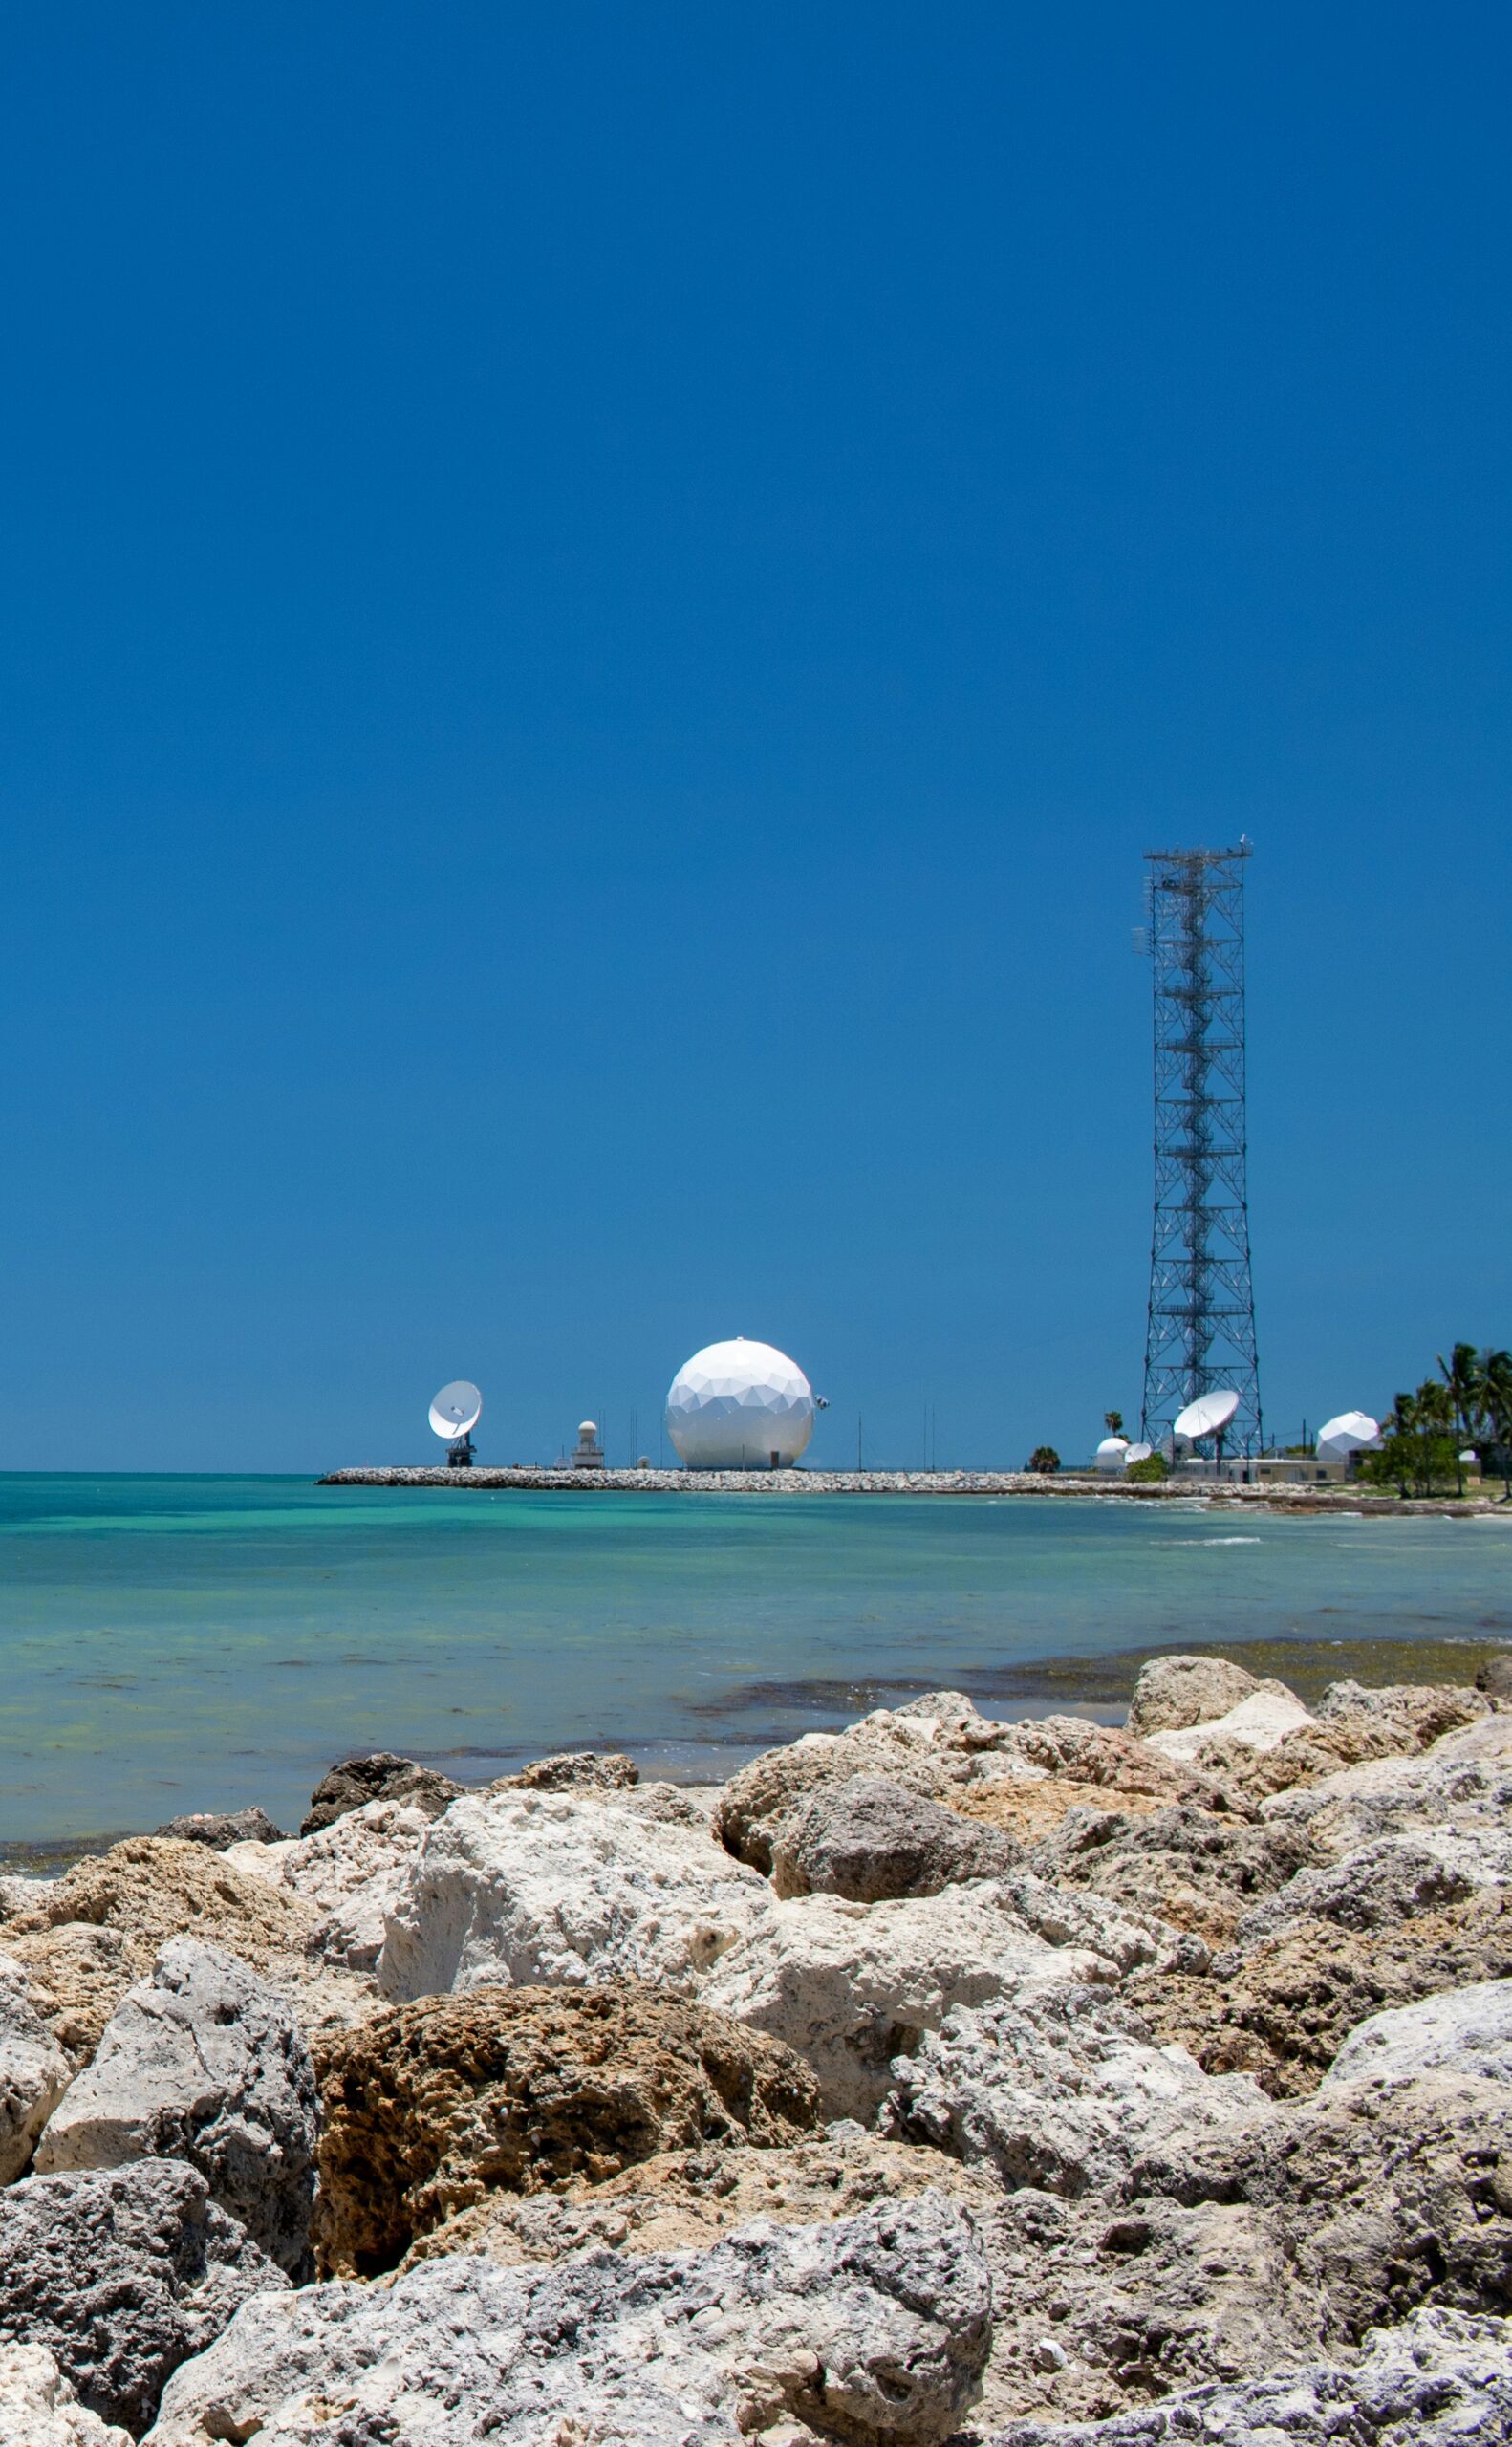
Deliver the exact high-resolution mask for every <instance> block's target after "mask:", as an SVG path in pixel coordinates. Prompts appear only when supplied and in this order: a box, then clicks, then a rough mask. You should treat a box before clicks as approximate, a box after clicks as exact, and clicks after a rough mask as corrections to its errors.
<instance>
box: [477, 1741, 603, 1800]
mask: <svg viewBox="0 0 1512 2447" xmlns="http://www.w3.org/2000/svg"><path fill="white" fill-rule="evenodd" d="M639 1782H640V1770H639V1768H638V1767H637V1765H636V1763H635V1761H634V1760H633V1759H631V1758H627V1756H626V1755H625V1753H624V1751H622V1750H555V1751H553V1752H552V1753H551V1757H550V1758H549V1759H532V1760H531V1762H530V1764H529V1766H528V1767H522V1768H521V1769H520V1770H519V1772H518V1774H517V1775H513V1776H500V1777H498V1778H496V1779H495V1781H494V1783H493V1784H491V1785H490V1786H489V1787H488V1790H489V1791H490V1792H492V1793H510V1792H522V1793H568V1792H594V1791H597V1792H623V1791H624V1790H625V1789H626V1787H628V1786H630V1785H638V1784H639Z"/></svg>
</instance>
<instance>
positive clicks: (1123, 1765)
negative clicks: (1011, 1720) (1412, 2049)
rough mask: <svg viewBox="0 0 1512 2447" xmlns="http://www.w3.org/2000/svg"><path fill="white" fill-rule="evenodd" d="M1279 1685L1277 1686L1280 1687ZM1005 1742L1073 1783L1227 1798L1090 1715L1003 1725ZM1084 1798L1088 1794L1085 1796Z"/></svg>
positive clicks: (1020, 1757) (1163, 1795)
mask: <svg viewBox="0 0 1512 2447" xmlns="http://www.w3.org/2000/svg"><path fill="white" fill-rule="evenodd" d="M1279 1687H1280V1686H1279V1685H1278V1688H1279ZM1003 1736H1004V1743H1003V1747H1004V1749H1005V1750H1006V1751H1007V1752H1008V1753H1009V1754H1010V1755H1011V1757H1012V1758H1013V1759H1016V1760H1017V1761H1018V1762H1019V1764H1020V1765H1021V1767H1023V1766H1031V1767H1041V1768H1043V1769H1044V1770H1045V1772H1046V1774H1047V1775H1050V1776H1063V1777H1065V1778H1066V1780H1067V1782H1068V1783H1070V1784H1078V1785H1095V1786H1098V1787H1100V1788H1101V1789H1102V1790H1104V1791H1105V1792H1109V1793H1116V1794H1119V1795H1127V1796H1140V1795H1147V1796H1149V1797H1150V1798H1152V1799H1154V1800H1157V1801H1161V1802H1180V1801H1193V1802H1199V1803H1206V1804H1208V1805H1209V1806H1211V1805H1213V1804H1214V1803H1216V1802H1222V1801H1223V1800H1224V1798H1225V1797H1224V1796H1223V1795H1222V1794H1221V1793H1220V1792H1219V1791H1216V1790H1215V1788H1214V1787H1213V1786H1212V1784H1211V1782H1210V1781H1209V1780H1208V1779H1207V1778H1205V1777H1204V1776H1203V1775H1202V1774H1200V1773H1195V1772H1194V1771H1193V1769H1192V1767H1191V1766H1190V1765H1186V1764H1185V1763H1184V1762H1183V1761H1181V1760H1179V1759H1175V1760H1173V1759H1170V1758H1167V1757H1166V1756H1165V1755H1164V1753H1163V1751H1162V1750H1161V1748H1160V1747H1159V1745H1158V1744H1157V1743H1154V1742H1144V1741H1141V1740H1140V1739H1139V1738H1138V1737H1137V1736H1135V1735H1134V1734H1132V1733H1127V1732H1125V1731H1123V1730H1122V1729H1121V1728H1120V1727H1118V1726H1116V1725H1111V1724H1093V1723H1091V1721H1090V1720H1089V1719H1088V1718H1086V1717H1028V1718H1026V1719H1025V1721H1024V1722H1022V1723H1021V1724H1013V1725H1004V1727H1003ZM1084 1798H1085V1796H1084Z"/></svg>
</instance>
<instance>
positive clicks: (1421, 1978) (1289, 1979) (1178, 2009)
mask: <svg viewBox="0 0 1512 2447" xmlns="http://www.w3.org/2000/svg"><path fill="white" fill-rule="evenodd" d="M1508 1978H1512V1894H1509V1893H1508V1892H1507V1891H1506V1890H1502V1891H1500V1892H1488V1893H1483V1894H1478V1895H1471V1896H1470V1897H1469V1899H1468V1900H1467V1901H1465V1902H1463V1903H1456V1904H1451V1905H1450V1906H1449V1907H1448V1909H1447V1910H1445V1911H1442V1912H1430V1913H1426V1914H1424V1915H1423V1916H1422V1917H1421V1918H1418V1919H1414V1920H1404V1921H1399V1922H1396V1923H1393V1924H1392V1925H1389V1926H1387V1927H1385V1928H1379V1929H1373V1930H1370V1931H1366V1932H1363V1933H1356V1932H1354V1931H1351V1930H1349V1929H1342V1928H1340V1927H1339V1925H1338V1924H1337V1922H1335V1921H1332V1920H1299V1921H1296V1922H1293V1923H1292V1924H1291V1925H1290V1926H1288V1927H1286V1928H1285V1929H1281V1930H1278V1931H1277V1932H1276V1933H1275V1934H1274V1935H1273V1936H1270V1937H1265V1938H1260V1939H1259V1940H1258V1941H1257V1942H1256V1943H1255V1944H1254V1945H1252V1946H1250V1947H1248V1948H1247V1949H1244V1950H1243V1951H1242V1952H1241V1951H1238V1950H1236V1951H1235V1952H1233V1953H1232V1954H1220V1955H1218V1956H1216V1957H1215V1958H1214V1962H1213V1969H1212V1973H1211V1975H1210V1976H1207V1977H1204V1978H1199V1979H1188V1978H1184V1977H1182V1976H1181V1975H1180V1974H1177V1973H1167V1972H1137V1973H1135V1974H1134V1976H1133V1977H1132V1979H1131V1980H1130V1981H1129V1984H1128V1991H1127V1995H1128V2002H1129V2003H1130V2004H1131V2005H1133V2006H1134V2010H1135V2011H1136V2012H1138V2013H1140V2014H1142V2015H1144V2017H1145V2018H1146V2020H1147V2021H1148V2022H1149V2023H1150V2024H1151V2025H1152V2027H1153V2028H1154V2029H1155V2031H1156V2034H1157V2036H1158V2037H1159V2038H1161V2039H1162V2040H1176V2041H1179V2042H1180V2044H1181V2045H1182V2046H1185V2047H1188V2048H1190V2050H1191V2052H1192V2054H1193V2055H1194V2056H1195V2057H1196V2058H1197V2060H1198V2062H1199V2065H1201V2066H1202V2067H1203V2068H1205V2069H1206V2070H1207V2071H1208V2072H1211V2073H1228V2072H1250V2073H1253V2074H1254V2075H1255V2078H1256V2080H1257V2081H1259V2082H1260V2083H1261V2085H1262V2087H1263V2088H1264V2090H1268V2091H1270V2092H1271V2094H1272V2095H1273V2096H1278V2097H1285V2096H1295V2095H1298V2094H1300V2093H1302V2092H1306V2091H1307V2090H1313V2089H1314V2088H1315V2087H1316V2085H1317V2083H1318V2081H1319V2079H1320V2077H1321V2076H1322V2074H1323V2073H1324V2072H1325V2071H1326V2070H1327V2068H1328V2066H1329V2065H1330V2064H1331V2063H1332V2062H1333V2059H1334V2057H1335V2056H1336V2055H1337V2054H1338V2052H1339V2049H1340V2048H1341V2046H1343V2044H1344V2041H1345V2039H1346V2037H1347V2036H1348V2034H1349V2032H1350V2031H1351V2030H1352V2029H1353V2028H1354V2026H1355V2025H1356V2024H1357V2023H1362V2022H1364V2021H1365V2020H1366V2019H1367V2017H1368V2016H1370V2015H1372V2014H1377V2013H1380V2012H1382V2011H1384V2010H1385V2009H1386V2008H1388V2007H1392V2006H1397V2005H1407V2004H1412V2003H1415V2002H1416V2001H1417V2000H1418V1999H1419V1998H1422V1997H1430V1996H1432V1995H1434V1994H1435V1992H1436V1991H1437V1990H1439V1989H1444V1988H1458V1987H1462V1986H1464V1985H1466V1984H1467V1983H1469V1982H1472V1981H1475V1982H1479V1981H1488V1980H1505V1979H1508Z"/></svg>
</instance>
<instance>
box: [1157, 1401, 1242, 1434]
mask: <svg viewBox="0 0 1512 2447" xmlns="http://www.w3.org/2000/svg"><path fill="white" fill-rule="evenodd" d="M1238 1408H1239V1396H1238V1395H1237V1394H1231V1393H1228V1392H1227V1391H1224V1390H1220V1391H1218V1392H1216V1393H1212V1394H1199V1397H1198V1398H1197V1400H1196V1401H1195V1402H1188V1404H1187V1406H1186V1408H1185V1410H1184V1411H1177V1415H1176V1418H1174V1420H1173V1421H1172V1424H1171V1433H1172V1435H1173V1436H1178V1437H1180V1438H1181V1439H1182V1440H1184V1441H1185V1442H1186V1443H1188V1444H1199V1443H1200V1442H1201V1441H1202V1440H1203V1438H1204V1437H1208V1436H1221V1435H1222V1433H1223V1430H1224V1428H1225V1427H1226V1426H1227V1425H1228V1423H1229V1420H1230V1419H1231V1418H1233V1416H1234V1413H1235V1412H1236V1411H1237V1410H1238Z"/></svg>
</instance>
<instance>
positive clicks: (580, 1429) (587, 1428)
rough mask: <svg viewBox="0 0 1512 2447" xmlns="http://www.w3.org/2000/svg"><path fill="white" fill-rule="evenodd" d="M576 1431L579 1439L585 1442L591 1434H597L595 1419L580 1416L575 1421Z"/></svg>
mask: <svg viewBox="0 0 1512 2447" xmlns="http://www.w3.org/2000/svg"><path fill="white" fill-rule="evenodd" d="M577 1433H578V1437H579V1439H580V1440H581V1441H582V1442H583V1443H584V1444H586V1443H587V1442H588V1440H589V1438H590V1437H591V1436H596V1435H597V1434H598V1421H597V1419H596V1418H580V1419H579V1420H578V1422H577Z"/></svg>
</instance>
